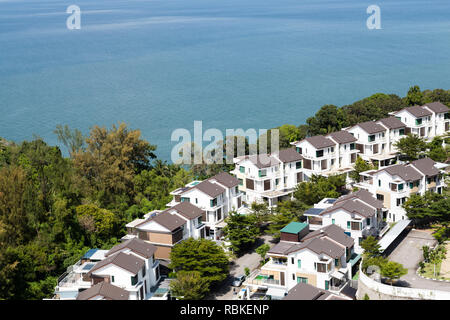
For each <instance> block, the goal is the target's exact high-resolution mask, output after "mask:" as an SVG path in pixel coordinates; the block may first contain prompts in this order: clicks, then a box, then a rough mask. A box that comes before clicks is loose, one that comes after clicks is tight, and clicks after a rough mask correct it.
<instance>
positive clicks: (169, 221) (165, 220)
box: [135, 208, 186, 232]
mask: <svg viewBox="0 0 450 320" xmlns="http://www.w3.org/2000/svg"><path fill="white" fill-rule="evenodd" d="M170 209H171V208H169V209H167V210H165V211H163V212H160V213H158V214H157V215H155V216H153V217H150V218H148V219H145V220H143V221H142V222H140V223H138V224H137V225H136V226H135V227H136V228H138V229H139V226H141V225H143V224H146V223H148V222H150V221H155V222H156V223H158V224H160V225H161V226H163V227H164V228H166V229H168V230H169V231H170V232H172V231H174V230H176V229H178V228H179V227H181V226H182V225H184V224H185V223H186V221H185V220H184V219H182V218H180V217H179V216H177V215H176V214H171V213H169V212H168V211H169V210H170Z"/></svg>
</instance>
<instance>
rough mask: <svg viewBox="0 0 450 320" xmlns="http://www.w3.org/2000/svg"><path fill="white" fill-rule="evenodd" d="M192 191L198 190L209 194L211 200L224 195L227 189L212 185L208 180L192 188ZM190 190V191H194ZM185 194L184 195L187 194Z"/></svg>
mask: <svg viewBox="0 0 450 320" xmlns="http://www.w3.org/2000/svg"><path fill="white" fill-rule="evenodd" d="M192 189H198V190H200V191H201V192H203V193H205V194H207V195H208V196H210V197H211V198H215V197H217V196H218V195H219V194H222V193H224V192H225V189H224V188H222V187H221V186H219V185H218V184H215V183H211V182H210V181H208V180H205V181H202V182H200V183H199V184H197V185H196V186H194V187H192ZM192 189H190V190H192ZM185 192H186V191H185ZM185 192H183V193H185Z"/></svg>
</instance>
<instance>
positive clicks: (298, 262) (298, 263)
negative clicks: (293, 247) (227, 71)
mask: <svg viewBox="0 0 450 320" xmlns="http://www.w3.org/2000/svg"><path fill="white" fill-rule="evenodd" d="M297 268H299V269H301V268H302V260H300V259H298V260H297Z"/></svg>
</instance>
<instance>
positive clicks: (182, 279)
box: [170, 271, 209, 300]
mask: <svg viewBox="0 0 450 320" xmlns="http://www.w3.org/2000/svg"><path fill="white" fill-rule="evenodd" d="M176 277H177V278H176V279H175V280H173V281H171V282H170V291H171V293H172V296H175V297H177V298H178V299H180V300H201V299H203V298H204V297H205V295H206V294H207V293H208V292H209V283H208V280H206V279H204V278H202V276H201V274H200V272H198V271H179V272H178V273H177V274H176Z"/></svg>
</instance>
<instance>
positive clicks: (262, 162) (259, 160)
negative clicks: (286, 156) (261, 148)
mask: <svg viewBox="0 0 450 320" xmlns="http://www.w3.org/2000/svg"><path fill="white" fill-rule="evenodd" d="M245 159H247V160H249V161H250V162H251V163H253V164H254V165H255V166H256V167H258V168H259V169H263V168H268V167H272V166H274V165H277V164H279V163H280V161H278V160H277V159H275V158H274V157H273V156H271V155H269V154H255V155H251V156H245Z"/></svg>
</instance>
